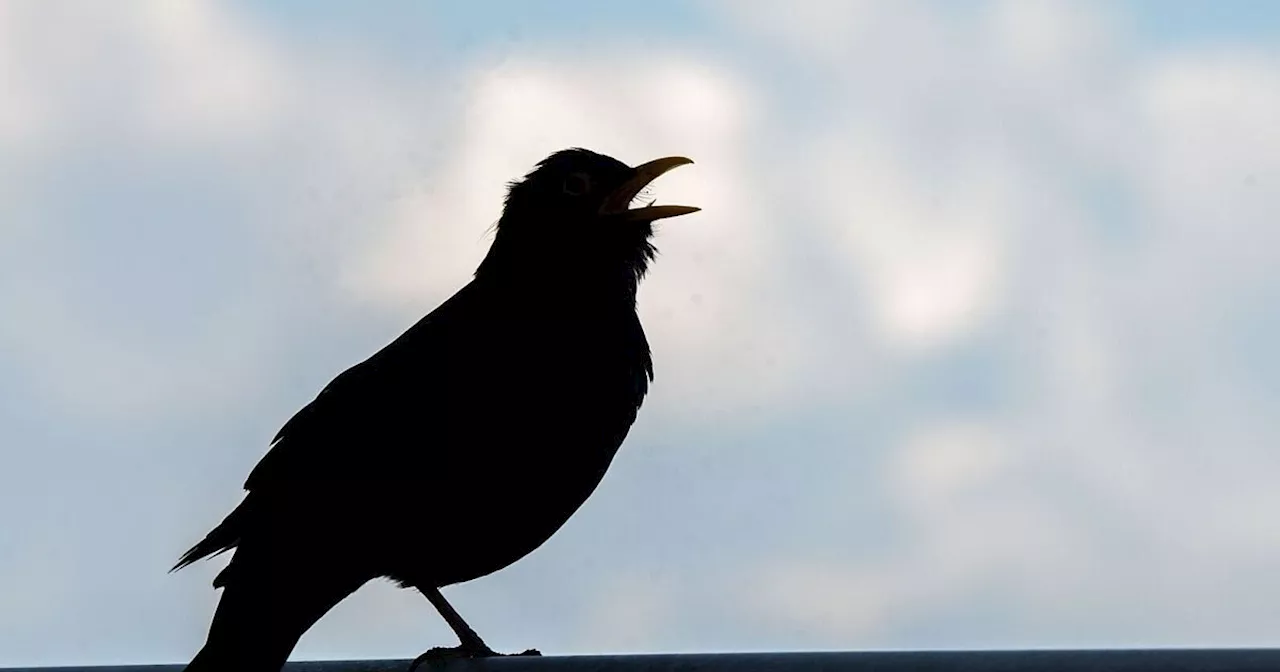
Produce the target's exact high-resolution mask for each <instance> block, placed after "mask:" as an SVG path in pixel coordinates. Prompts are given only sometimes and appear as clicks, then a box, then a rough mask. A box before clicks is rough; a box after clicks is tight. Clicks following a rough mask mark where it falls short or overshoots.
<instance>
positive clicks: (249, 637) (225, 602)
mask: <svg viewBox="0 0 1280 672" xmlns="http://www.w3.org/2000/svg"><path fill="white" fill-rule="evenodd" d="M239 555H240V551H237V556H239ZM243 563H244V560H242V559H241V558H239V557H237V558H235V559H233V561H232V564H233V565H236V564H239V565H241V566H240V567H238V568H237V569H238V571H236V572H235V573H234V574H233V575H232V576H231V578H230V579H229V580H228V581H227V582H226V584H225V585H224V586H223V588H222V597H221V598H220V599H219V600H218V608H217V610H216V611H215V612H214V615H213V622H212V624H211V625H210V627H209V636H208V639H206V640H205V644H204V646H203V647H202V648H201V649H200V651H199V652H198V653H197V654H196V655H195V657H194V658H192V659H191V662H190V663H188V664H187V666H186V668H185V669H184V672H280V669H281V668H282V667H284V664H285V662H286V661H287V660H288V659H289V654H291V653H292V652H293V649H294V647H295V646H297V644H298V640H299V639H301V638H302V635H303V633H305V632H306V631H307V630H308V629H309V628H310V627H311V626H312V625H314V624H315V622H316V621H318V620H319V619H320V617H321V616H324V614H325V613H327V612H328V611H329V610H330V609H332V608H333V606H334V605H336V604H337V603H338V602H340V601H342V600H343V599H344V598H346V597H347V596H348V595H350V594H351V593H352V592H354V591H355V590H356V589H357V588H359V587H360V586H361V585H362V584H363V581H357V580H349V581H335V580H334V577H333V576H332V575H325V576H323V577H322V576H308V574H309V572H307V571H306V570H305V569H302V570H300V571H299V570H297V569H296V568H295V570H294V571H288V570H284V571H277V572H262V571H260V570H259V568H256V567H255V568H254V569H255V570H258V571H252V572H251V571H246V568H245V566H244V564H243Z"/></svg>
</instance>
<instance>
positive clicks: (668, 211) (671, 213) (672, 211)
mask: <svg viewBox="0 0 1280 672" xmlns="http://www.w3.org/2000/svg"><path fill="white" fill-rule="evenodd" d="M689 163H693V161H692V160H691V159H686V158H685V157H683V156H668V157H665V158H662V159H654V160H653V161H649V162H647V163H642V164H640V165H638V166H636V167H635V168H632V170H633V171H635V174H634V175H633V176H632V177H631V179H629V180H627V181H626V182H623V183H622V186H620V187H618V188H617V189H615V190H614V191H613V193H612V194H609V197H608V198H606V199H605V201H604V204H603V205H601V206H600V214H602V215H608V216H609V217H610V218H611V219H620V220H622V221H627V222H651V221H653V220H655V219H665V218H667V217H678V216H680V215H687V214H689V213H692V212H697V211H699V210H701V209H702V208H695V207H693V206H690V205H648V206H645V207H643V208H631V209H628V206H630V205H631V201H632V200H633V199H634V198H635V197H636V194H638V193H640V190H641V189H644V188H645V187H647V186H649V183H651V182H653V181H654V180H656V179H658V177H659V176H661V175H662V174H663V173H666V172H667V171H669V170H671V169H673V168H678V167H680V166H683V165H685V164H689Z"/></svg>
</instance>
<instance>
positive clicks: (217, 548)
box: [169, 502, 247, 585]
mask: <svg viewBox="0 0 1280 672" xmlns="http://www.w3.org/2000/svg"><path fill="white" fill-rule="evenodd" d="M245 504H247V502H244V503H241V504H240V506H237V507H236V508H234V509H232V510H231V513H229V514H227V517H226V518H224V519H223V520H222V522H221V523H218V526H217V527H215V528H213V529H212V530H210V531H209V534H206V535H205V537H204V539H201V540H200V542H199V543H197V544H196V545H195V546H192V547H191V548H189V549H187V552H186V553H183V554H182V557H181V558H178V562H177V564H175V565H174V566H173V567H172V568H171V569H170V570H169V571H170V572H176V571H178V570H179V569H182V568H183V567H186V566H187V565H190V564H191V563H193V562H196V561H197V560H200V559H202V558H207V557H210V556H214V555H218V554H219V553H225V552H227V551H229V550H231V549H232V548H234V547H235V545H236V544H238V543H240V533H241V532H240V528H241V524H240V520H241V519H242V518H243V517H244V508H245ZM215 585H216V584H215Z"/></svg>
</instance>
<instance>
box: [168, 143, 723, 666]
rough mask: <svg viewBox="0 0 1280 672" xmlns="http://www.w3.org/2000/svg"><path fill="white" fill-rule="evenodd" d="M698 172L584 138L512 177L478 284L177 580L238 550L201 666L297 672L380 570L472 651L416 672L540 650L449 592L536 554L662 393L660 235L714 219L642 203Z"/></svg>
mask: <svg viewBox="0 0 1280 672" xmlns="http://www.w3.org/2000/svg"><path fill="white" fill-rule="evenodd" d="M691 163H693V161H692V160H691V159H688V158H686V157H682V156H668V157H664V158H659V159H655V160H652V161H648V162H645V163H641V164H638V165H635V166H631V165H628V164H626V163H623V162H622V161H620V160H618V159H615V158H613V157H611V156H607V155H605V154H601V153H598V152H595V151H591V150H588V149H585V148H582V147H571V148H568V149H563V150H559V151H556V152H554V153H552V154H550V155H548V156H547V157H546V158H544V159H542V160H541V161H539V162H538V163H537V164H536V165H535V166H534V167H533V168H532V169H531V170H530V171H529V172H528V173H527V174H525V175H524V176H523V177H522V178H519V179H516V180H513V181H511V182H508V183H507V185H506V195H505V198H504V199H503V202H502V214H501V216H500V217H499V219H498V220H497V223H496V226H495V227H494V235H493V240H492V242H491V244H490V247H489V249H488V251H487V253H486V254H485V255H484V256H483V258H482V259H481V261H480V263H479V264H478V266H476V268H475V271H474V273H473V274H472V277H471V278H470V280H469V281H468V282H467V283H466V284H465V285H464V286H462V288H461V289H459V290H458V291H457V292H456V293H454V294H453V295H452V296H450V297H449V298H448V299H446V300H444V301H443V302H441V303H440V304H439V305H438V306H436V308H435V309H434V310H432V311H430V312H429V313H427V314H426V315H425V316H424V317H422V318H421V319H420V320H418V321H417V322H416V323H414V324H413V325H412V326H410V327H409V328H408V329H407V330H406V331H404V332H403V333H402V334H401V335H400V336H399V337H397V338H395V339H394V340H392V341H391V342H390V343H388V344H387V345H386V346H385V347H383V348H382V349H380V350H378V351H376V352H375V353H374V354H373V355H371V356H369V357H368V358H367V359H365V360H363V361H361V362H359V363H358V364H355V365H354V366H351V367H350V368H348V369H346V370H344V371H342V372H341V373H340V374H338V375H337V376H336V377H334V378H333V379H332V380H331V381H330V382H329V383H328V384H327V385H326V386H325V387H323V388H322V389H321V390H320V392H319V393H318V394H317V395H316V396H315V397H314V398H313V399H312V400H311V401H310V402H309V403H307V404H306V405H304V406H303V407H302V408H301V409H300V410H298V411H297V412H296V413H295V414H294V415H293V416H292V417H290V418H289V419H288V420H287V421H286V422H285V423H284V424H283V426H282V427H281V428H280V430H279V431H278V432H277V434H276V435H275V437H274V438H273V439H272V440H271V442H270V443H269V446H268V449H267V451H266V453H265V454H264V455H263V457H262V458H261V459H260V460H259V462H258V463H257V464H256V465H255V466H254V467H253V469H252V470H250V472H249V475H248V477H247V479H246V480H245V483H244V491H245V493H244V495H243V499H242V500H241V502H240V503H239V504H238V505H237V506H236V507H235V508H234V509H232V511H231V512H230V513H229V514H227V515H226V517H225V518H224V519H223V520H222V521H221V522H220V523H219V524H217V525H216V526H214V527H213V528H212V530H211V531H209V532H208V534H207V535H206V536H205V537H204V538H203V539H202V540H201V541H199V542H198V543H196V544H195V545H194V546H192V547H191V548H190V549H189V550H188V551H187V552H186V553H185V554H183V555H182V556H181V557H180V559H179V560H178V562H177V564H175V565H174V566H173V568H172V569H170V570H169V571H170V572H174V571H177V570H179V569H181V568H183V567H186V566H188V565H191V564H192V563H194V562H197V561H199V560H202V559H207V558H211V557H213V556H216V555H219V554H222V553H225V552H228V551H232V555H231V559H230V561H229V562H228V563H227V564H226V566H225V567H224V568H223V569H222V570H221V571H220V572H219V573H218V574H217V575H216V577H215V578H214V580H213V587H214V588H215V589H216V590H219V589H220V590H221V595H220V596H219V600H218V604H217V607H216V608H215V611H214V615H213V618H212V621H211V623H210V625H209V630H208V635H207V638H206V641H205V643H204V645H203V646H202V647H201V648H200V650H199V651H198V652H197V653H196V655H195V656H194V657H193V658H192V659H191V661H190V662H189V663H188V664H187V666H186V668H185V670H186V672H231V671H232V670H235V671H236V672H279V670H280V669H281V668H282V667H283V666H284V664H285V662H286V661H287V660H288V657H289V656H290V655H291V653H292V651H293V649H294V647H295V646H296V644H297V642H298V640H299V639H300V638H301V637H302V635H303V634H304V633H305V632H306V631H307V630H308V629H310V627H311V626H312V625H313V624H314V623H315V622H316V621H317V620H319V619H320V618H321V617H322V616H323V615H324V614H325V613H327V612H328V611H329V610H330V609H332V608H333V607H334V606H336V605H337V604H338V603H339V602H341V601H342V600H344V599H346V597H348V596H349V595H351V594H352V593H353V592H355V591H356V590H358V589H359V588H360V587H362V586H363V585H364V584H366V583H368V582H370V581H373V580H376V579H385V580H390V581H392V582H394V583H395V584H397V585H398V586H399V587H401V588H405V589H415V590H417V591H418V592H420V593H421V594H422V595H423V596H424V597H426V599H427V601H428V602H429V603H430V604H431V605H432V606H433V607H434V608H435V609H436V611H437V612H439V614H440V616H441V617H442V618H443V619H444V620H445V622H446V623H447V624H448V625H449V627H450V628H451V629H452V630H453V632H454V634H455V635H456V636H457V637H458V640H459V642H460V643H459V645H458V646H455V647H442V646H440V647H433V648H432V649H430V650H428V651H426V652H425V653H423V654H422V655H421V656H419V657H418V658H417V659H415V660H414V662H413V664H412V666H411V668H410V669H411V670H412V668H414V667H417V666H418V665H419V664H421V663H423V662H426V661H430V660H435V659H440V658H449V657H462V658H485V657H491V656H503V655H541V653H540V652H539V651H538V650H537V649H528V650H526V651H524V652H522V653H520V654H499V653H497V652H495V651H494V650H493V649H491V648H490V647H489V646H488V645H487V644H486V643H485V642H484V640H483V639H481V638H480V637H479V635H477V634H476V632H475V630H474V629H473V628H472V627H471V626H470V625H469V624H468V623H467V622H466V621H465V620H464V619H463V618H462V616H460V615H459V613H458V612H457V611H456V610H455V609H454V608H453V606H452V605H451V604H450V603H449V602H448V601H447V600H445V598H444V596H443V594H442V593H441V592H440V589H441V588H443V587H446V586H450V585H454V584H459V583H463V582H467V581H471V580H474V579H477V578H480V577H484V576H487V575H490V574H492V573H494V572H496V571H499V570H501V569H503V568H505V567H508V566H510V565H511V564H513V563H514V562H516V561H517V560H519V559H521V558H523V557H525V556H527V555H528V554H529V553H531V552H533V551H534V550H536V549H537V548H539V547H540V546H541V545H542V544H543V543H544V542H546V541H547V540H548V539H549V538H550V537H551V536H552V535H553V534H554V533H555V532H556V531H558V530H559V529H560V528H561V527H562V526H563V525H564V524H565V523H566V522H567V521H568V520H569V518H570V517H571V516H572V515H573V514H574V513H575V512H576V511H578V510H579V508H580V507H581V506H582V505H583V504H584V503H585V502H586V500H587V498H588V497H589V496H590V495H591V494H592V493H593V492H594V491H595V490H596V488H597V486H598V485H599V484H600V482H601V480H602V479H603V477H604V475H605V472H606V470H607V469H608V468H609V466H610V464H611V463H612V461H613V459H614V457H615V455H616V454H617V452H618V450H619V449H620V447H621V445H622V443H623V441H624V440H625V439H626V437H627V434H628V432H629V431H630V429H631V427H632V425H633V423H634V422H635V420H636V418H637V414H638V412H639V410H640V407H641V405H642V403H643V401H644V399H645V397H646V395H647V394H648V391H649V386H650V383H652V382H653V380H654V368H653V359H652V354H651V351H650V346H649V342H648V340H647V338H646V336H645V332H644V329H643V327H642V325H641V323H640V320H639V316H638V314H637V312H636V304H637V302H636V297H637V289H638V286H639V284H640V282H641V280H642V279H643V278H644V276H645V274H646V272H647V271H648V269H649V267H650V264H651V263H652V262H653V260H654V259H655V257H656V254H657V249H656V247H655V246H654V244H653V240H652V239H653V237H654V234H655V229H654V223H655V222H657V221H658V220H661V219H666V218H671V217H677V216H682V215H687V214H691V213H694V212H698V211H699V210H700V208H698V207H693V206H684V205H655V201H654V200H652V199H651V200H649V201H648V202H647V203H641V201H643V198H642V195H641V194H642V192H647V191H648V190H647V187H648V185H650V184H651V183H652V182H653V181H654V180H655V179H657V178H658V177H659V176H661V175H663V174H665V173H667V172H668V171H670V170H672V169H674V168H677V167H679V166H683V165H687V164H691ZM633 206H634V207H633Z"/></svg>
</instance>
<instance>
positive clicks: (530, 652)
mask: <svg viewBox="0 0 1280 672" xmlns="http://www.w3.org/2000/svg"><path fill="white" fill-rule="evenodd" d="M541 655H542V652H540V651H538V650H537V649H525V650H524V651H521V652H520V653H498V652H497V651H494V650H493V649H490V648H489V647H487V646H485V647H483V648H479V647H468V646H437V647H433V648H430V649H427V651H426V652H424V653H423V654H422V655H420V656H418V657H417V658H414V659H413V662H412V663H409V669H408V670H405V672H414V670H416V669H417V668H418V666H420V665H422V664H423V663H431V662H443V661H446V660H456V659H467V658H496V657H505V656H541Z"/></svg>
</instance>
